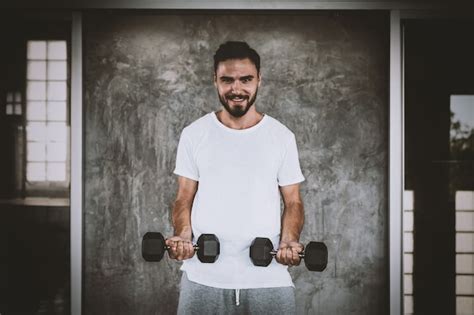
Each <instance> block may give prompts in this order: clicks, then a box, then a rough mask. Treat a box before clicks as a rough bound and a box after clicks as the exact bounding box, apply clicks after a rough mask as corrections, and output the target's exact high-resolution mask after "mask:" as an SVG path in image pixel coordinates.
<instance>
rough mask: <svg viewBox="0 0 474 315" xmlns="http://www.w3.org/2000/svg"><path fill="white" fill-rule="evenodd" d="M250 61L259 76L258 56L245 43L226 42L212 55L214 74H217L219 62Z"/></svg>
mask: <svg viewBox="0 0 474 315" xmlns="http://www.w3.org/2000/svg"><path fill="white" fill-rule="evenodd" d="M246 58H248V59H250V61H252V63H253V64H254V65H255V67H256V68H257V73H259V74H260V56H259V55H258V53H257V52H256V51H255V49H253V48H251V47H250V46H249V44H247V43H246V42H236V41H228V42H225V43H224V44H221V45H220V46H219V49H217V51H216V53H215V54H214V73H216V72H217V66H218V65H219V62H222V61H226V60H229V59H246Z"/></svg>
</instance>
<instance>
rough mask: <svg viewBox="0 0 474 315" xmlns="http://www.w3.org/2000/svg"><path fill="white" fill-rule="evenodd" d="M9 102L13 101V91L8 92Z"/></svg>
mask: <svg viewBox="0 0 474 315" xmlns="http://www.w3.org/2000/svg"><path fill="white" fill-rule="evenodd" d="M7 102H9V103H12V102H13V93H12V92H8V93H7Z"/></svg>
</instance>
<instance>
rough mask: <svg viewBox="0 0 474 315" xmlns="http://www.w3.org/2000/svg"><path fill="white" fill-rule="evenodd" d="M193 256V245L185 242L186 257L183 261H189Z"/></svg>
mask: <svg viewBox="0 0 474 315" xmlns="http://www.w3.org/2000/svg"><path fill="white" fill-rule="evenodd" d="M193 254H194V247H193V244H192V243H191V242H186V255H185V257H186V258H185V259H189V258H191V257H193Z"/></svg>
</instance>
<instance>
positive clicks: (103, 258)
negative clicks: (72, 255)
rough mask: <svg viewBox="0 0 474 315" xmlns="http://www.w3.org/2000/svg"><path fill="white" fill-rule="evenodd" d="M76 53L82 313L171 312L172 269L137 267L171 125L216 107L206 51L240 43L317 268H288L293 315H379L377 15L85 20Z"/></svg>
mask: <svg viewBox="0 0 474 315" xmlns="http://www.w3.org/2000/svg"><path fill="white" fill-rule="evenodd" d="M84 26H85V29H84V34H85V43H84V54H85V60H84V62H85V77H84V84H85V87H84V89H85V207H84V209H85V222H84V224H85V236H84V246H85V258H84V259H85V263H84V300H83V305H84V308H83V311H84V312H85V313H86V314H172V313H173V312H175V310H176V305H177V298H178V284H179V278H180V274H181V273H180V272H179V270H178V269H179V266H180V264H179V263H177V262H175V261H171V260H169V259H166V258H165V259H164V260H163V261H162V262H160V263H146V262H145V261H143V259H142V258H141V253H140V242H141V237H142V236H143V234H144V233H145V232H147V231H152V230H153V231H162V232H163V233H164V234H165V235H171V232H172V227H171V223H170V210H171V203H172V202H173V200H174V197H175V191H176V187H177V183H176V178H175V176H173V175H172V171H173V169H174V162H175V155H176V148H177V143H178V139H179V135H180V132H181V130H182V129H183V128H184V127H185V126H186V125H188V124H189V123H191V122H192V121H194V120H195V119H197V118H199V117H201V116H202V115H204V114H206V113H208V112H210V111H213V110H218V109H220V104H219V102H218V100H217V97H216V92H215V90H214V87H213V85H212V55H213V54H214V52H215V50H216V49H217V47H218V46H219V44H220V43H222V42H223V41H225V40H246V41H248V42H249V44H250V45H251V46H253V47H254V48H255V49H256V50H257V51H258V52H259V53H260V55H261V57H262V73H263V82H262V87H261V89H260V90H259V96H258V98H257V102H256V104H257V108H258V109H259V110H260V111H263V112H265V113H268V114H269V115H271V116H273V117H275V118H277V119H279V120H280V121H282V122H283V123H285V124H286V125H287V126H288V127H289V128H290V129H292V130H293V132H294V133H295V134H296V139H297V143H298V146H299V152H300V161H301V166H302V170H303V173H304V175H305V177H306V179H307V180H306V181H305V182H304V183H303V185H302V196H303V200H304V202H305V206H306V223H305V228H304V231H303V234H302V241H303V242H304V243H306V242H308V241H310V240H319V241H324V242H325V243H326V244H327V245H328V248H329V265H328V268H327V269H326V270H325V271H324V272H323V273H311V272H308V271H307V270H306V269H305V267H304V266H299V267H293V268H291V274H292V276H293V279H294V281H295V284H296V287H297V304H298V313H301V314H314V313H320V314H349V313H350V314H384V313H386V312H387V311H388V228H387V222H388V210H387V209H388V207H387V165H388V163H387V162H388V133H387V131H388V78H389V73H388V61H389V55H388V51H389V50H388V48H389V47H388V39H389V28H388V15H387V13H386V12H377V11H373V12H370V13H369V12H356V11H352V12H348V11H346V12H330V11H325V12H312V13H301V14H297V13H292V14H281V13H279V14H277V13H269V14H266V15H265V14H262V13H254V14H251V15H250V14H249V13H246V14H238V13H234V14H233V15H222V14H208V15H206V14H204V13H202V14H200V15H193V14H189V13H188V14H181V15H164V14H163V15H158V14H145V13H140V12H138V13H133V14H106V13H101V14H92V13H91V14H88V15H87V16H86V17H85V19H84Z"/></svg>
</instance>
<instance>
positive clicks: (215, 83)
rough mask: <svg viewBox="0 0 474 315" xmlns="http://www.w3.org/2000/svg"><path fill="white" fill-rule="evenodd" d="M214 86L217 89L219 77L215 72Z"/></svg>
mask: <svg viewBox="0 0 474 315" xmlns="http://www.w3.org/2000/svg"><path fill="white" fill-rule="evenodd" d="M214 86H215V87H216V88H217V75H216V73H215V72H214Z"/></svg>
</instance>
